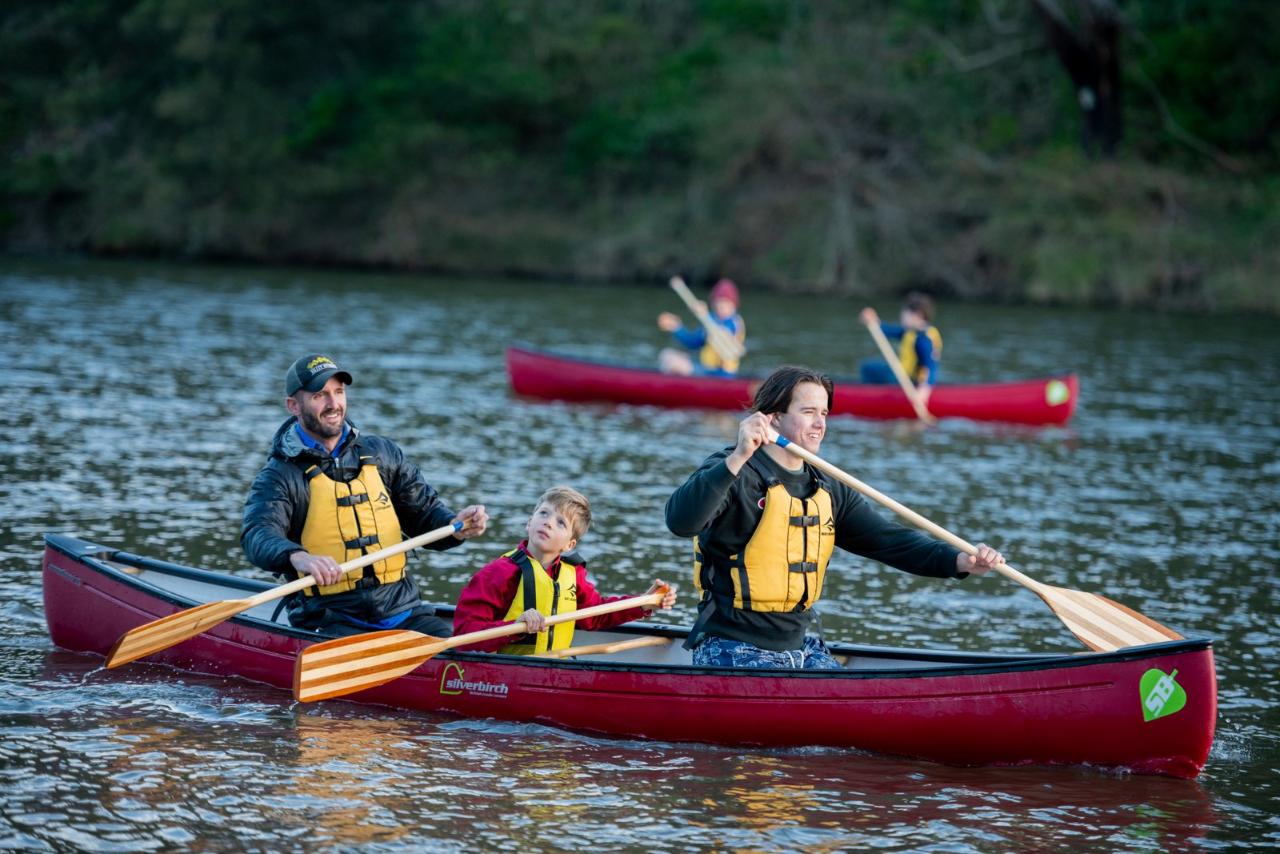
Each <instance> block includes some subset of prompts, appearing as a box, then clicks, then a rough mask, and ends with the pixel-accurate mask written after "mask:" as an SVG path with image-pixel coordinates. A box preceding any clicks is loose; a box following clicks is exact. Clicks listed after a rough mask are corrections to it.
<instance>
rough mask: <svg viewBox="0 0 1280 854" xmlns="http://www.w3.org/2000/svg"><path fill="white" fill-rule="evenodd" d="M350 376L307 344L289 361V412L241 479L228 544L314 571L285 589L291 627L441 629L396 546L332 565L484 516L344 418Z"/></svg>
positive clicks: (460, 535) (263, 560) (470, 524)
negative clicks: (239, 508) (239, 505)
mask: <svg viewBox="0 0 1280 854" xmlns="http://www.w3.org/2000/svg"><path fill="white" fill-rule="evenodd" d="M350 384H351V374H350V373H348V372H347V371H345V370H342V369H341V368H339V367H338V365H337V363H336V362H334V360H333V359H331V358H329V357H328V356H324V355H321V354H319V353H313V354H310V355H307V356H303V357H302V358H300V359H298V360H297V361H295V362H294V363H293V364H292V365H290V366H289V370H288V372H287V373H286V375H285V387H284V392H285V408H287V409H288V410H289V412H290V417H289V418H288V419H287V420H286V421H285V422H284V423H283V424H282V425H280V428H279V429H278V430H277V431H276V434H275V437H274V438H273V439H272V442H271V450H270V454H269V456H268V459H267V462H266V465H264V466H263V467H262V469H261V471H259V472H258V475H257V477H255V478H254V481H253V486H252V487H250V489H249V496H248V498H247V499H246V500H245V505H244V523H243V527H242V528H241V532H240V544H241V545H242V546H243V547H244V550H245V553H246V554H247V555H248V556H249V560H251V561H252V562H253V563H255V564H256V565H258V566H260V567H262V568H263V569H265V570H267V571H268V572H272V573H275V574H277V575H280V576H283V577H285V578H288V579H294V578H301V577H302V576H304V575H308V574H309V575H312V576H314V577H315V579H316V586H315V587H310V588H307V589H306V590H304V591H302V592H301V593H295V594H293V595H292V596H290V597H289V598H288V599H287V600H285V602H286V604H287V605H288V609H289V610H288V613H289V622H290V623H291V624H292V625H294V626H297V627H299V628H304V629H314V630H315V631H322V632H325V633H327V634H334V635H351V634H357V633H360V632H367V631H372V630H377V629H397V628H398V629H411V630H413V631H418V632H422V633H423V634H429V635H434V636H437V637H447V636H448V634H449V624H448V623H446V622H445V621H444V620H441V619H440V618H439V617H436V616H435V609H433V608H432V607H431V606H430V605H427V604H426V603H424V602H423V601H422V599H421V597H420V596H419V594H418V586H417V584H415V583H414V581H413V579H412V578H411V577H410V576H409V574H408V573H407V572H406V571H405V565H406V558H405V555H404V554H398V555H395V556H393V557H391V558H388V559H386V560H381V561H378V562H377V563H375V564H373V565H372V566H367V567H365V568H364V569H363V570H362V572H361V573H360V574H356V575H354V576H351V575H344V574H343V573H342V571H341V570H340V569H339V567H338V564H339V563H342V562H345V561H348V560H352V559H355V558H359V557H360V556H361V555H365V554H369V553H372V552H375V551H377V550H379V549H381V548H385V547H387V546H392V545H395V544H396V543H398V542H400V541H402V540H403V539H405V537H414V536H417V535H418V534H422V533H425V532H427V531H431V530H434V529H436V528H440V527H444V526H446V525H448V524H450V523H451V522H461V523H462V527H461V529H460V530H459V531H458V532H457V533H455V534H453V535H452V536H449V537H445V538H444V539H443V540H440V541H438V542H436V543H434V544H432V545H431V546H429V548H432V549H436V550H441V549H448V548H452V547H454V546H457V545H460V544H461V543H462V541H463V540H467V539H470V538H472V537H478V536H480V535H481V534H483V533H484V531H485V526H486V525H487V524H488V520H489V516H488V514H487V513H486V512H485V509H484V505H481V504H473V505H470V506H468V507H465V508H463V509H462V511H461V512H458V513H454V512H453V511H452V510H450V509H449V508H448V507H447V506H446V505H445V504H444V502H442V501H441V500H440V497H439V496H438V495H437V494H436V491H435V490H434V489H432V488H431V486H430V485H429V484H428V483H427V481H426V478H424V477H423V475H422V472H421V471H420V470H419V469H418V467H417V466H416V465H414V464H413V463H412V462H410V461H409V460H407V459H405V455H404V452H403V451H402V450H401V449H400V447H399V446H398V445H397V444H396V443H395V442H392V441H391V440H390V439H385V438H383V437H381V436H374V435H372V434H366V433H361V432H360V431H359V430H357V429H356V426H355V425H354V424H352V423H351V422H350V421H348V420H347V386H348V385H350Z"/></svg>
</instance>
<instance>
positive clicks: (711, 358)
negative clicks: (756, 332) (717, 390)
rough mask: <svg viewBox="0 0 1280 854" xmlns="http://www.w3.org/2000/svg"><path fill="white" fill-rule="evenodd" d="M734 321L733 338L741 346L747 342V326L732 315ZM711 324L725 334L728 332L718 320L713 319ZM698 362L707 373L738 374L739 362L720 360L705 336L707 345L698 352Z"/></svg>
mask: <svg viewBox="0 0 1280 854" xmlns="http://www.w3.org/2000/svg"><path fill="white" fill-rule="evenodd" d="M734 320H735V321H737V322H736V323H735V324H734V325H735V326H736V327H737V331H736V332H734V333H733V337H734V339H735V340H737V342H738V343H739V344H741V343H743V342H744V341H746V340H747V325H746V323H744V322H743V320H742V318H741V317H739V316H738V315H734ZM712 323H717V324H719V325H720V328H721V329H723V330H724V331H725V332H728V331H729V328H728V327H727V326H725V325H724V324H723V323H720V321H719V320H715V319H713V320H712ZM698 361H699V362H700V363H701V364H702V367H704V368H706V369H707V370H709V371H724V372H725V373H727V374H735V373H737V372H738V364H739V360H738V359H722V358H720V354H719V353H717V352H716V348H715V347H712V346H711V336H710V335H708V336H707V343H705V344H703V345H702V349H701V350H699V351H698Z"/></svg>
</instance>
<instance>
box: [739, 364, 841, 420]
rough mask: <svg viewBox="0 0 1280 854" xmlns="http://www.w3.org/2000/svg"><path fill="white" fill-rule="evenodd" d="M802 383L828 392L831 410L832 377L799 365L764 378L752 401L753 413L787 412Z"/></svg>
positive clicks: (787, 367) (786, 366) (787, 366)
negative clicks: (820, 387)
mask: <svg viewBox="0 0 1280 854" xmlns="http://www.w3.org/2000/svg"><path fill="white" fill-rule="evenodd" d="M800 383H816V384H818V385H820V386H822V387H823V388H825V389H826V390H827V409H830V408H831V402H832V401H831V398H832V394H833V389H834V386H832V384H831V377H829V376H827V375H826V374H820V373H818V372H817V371H815V370H813V369H812V368H805V367H801V366H799V365H783V366H782V367H781V368H778V369H777V370H776V371H774V372H773V373H771V374H769V376H767V377H765V378H764V382H762V383H760V387H759V388H758V389H756V396H755V399H754V400H752V401H751V411H752V412H763V413H764V414H765V415H772V414H773V413H775V412H786V411H787V408H788V407H790V406H791V395H792V393H793V392H794V391H795V390H796V386H798V385H800Z"/></svg>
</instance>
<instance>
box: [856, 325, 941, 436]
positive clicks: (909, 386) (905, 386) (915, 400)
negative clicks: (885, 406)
mask: <svg viewBox="0 0 1280 854" xmlns="http://www.w3.org/2000/svg"><path fill="white" fill-rule="evenodd" d="M866 326H867V331H868V332H870V333H871V337H872V338H874V339H875V342H876V346H877V347H879V348H880V352H881V353H882V354H884V360H885V361H886V362H888V363H889V370H891V371H893V375H894V376H895V377H897V378H898V385H900V386H902V393H903V394H905V395H906V396H907V400H908V401H910V403H911V408H912V409H914V410H915V411H916V417H917V418H919V419H920V420H921V421H923V422H924V423H925V424H929V425H934V424H937V423H938V419H937V418H934V417H933V413H932V412H930V411H929V410H928V408H926V407H925V405H924V401H923V400H921V399H920V391H919V390H918V389H917V388H916V387H915V385H914V384H913V383H912V382H911V379H910V378H909V377H908V376H907V371H906V369H905V368H903V367H902V360H901V359H899V358H898V354H897V353H895V352H893V346H892V345H891V344H889V339H888V338H885V337H884V330H882V329H881V328H880V322H879V321H874V322H871V323H867V324H866Z"/></svg>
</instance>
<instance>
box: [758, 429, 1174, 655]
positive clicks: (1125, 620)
mask: <svg viewBox="0 0 1280 854" xmlns="http://www.w3.org/2000/svg"><path fill="white" fill-rule="evenodd" d="M770 438H771V439H772V440H773V441H775V442H776V443H777V444H778V446H779V447H782V448H785V449H786V450H787V451H789V452H791V453H792V454H794V455H795V456H797V457H799V458H800V459H802V460H804V461H805V462H807V463H809V464H810V465H812V466H813V467H815V468H818V469H821V470H822V471H825V472H826V473H827V474H829V475H831V476H832V477H834V478H836V479H837V480H839V481H841V482H843V483H845V484H847V485H848V486H850V487H852V488H853V489H856V490H857V491H858V492H861V493H862V494H863V495H865V496H867V497H868V498H871V499H873V500H875V501H877V502H879V503H880V504H883V505H884V506H885V507H888V508H889V509H890V510H892V511H893V512H895V513H897V514H898V515H899V516H901V517H902V518H904V519H906V520H908V521H910V522H912V523H914V524H915V525H918V526H919V527H921V528H923V529H924V530H926V531H928V532H929V533H930V534H933V535H934V536H935V537H937V538H939V539H941V540H944V541H946V542H948V543H950V544H951V545H953V546H955V547H956V548H958V549H960V551H962V552H964V553H965V554H970V555H972V554H977V551H978V549H977V548H976V547H975V546H974V545H973V544H972V543H969V542H966V541H965V540H963V539H961V538H960V537H957V536H956V535H955V534H953V533H951V532H950V531H948V530H947V529H946V528H943V527H942V526H941V525H938V524H935V523H934V522H931V521H929V520H928V519H926V518H924V517H923V516H921V515H920V514H919V513H917V512H915V511H914V510H911V509H910V508H908V507H905V506H903V505H902V504H899V503H898V502H897V501H894V500H893V499H892V498H890V497H889V496H887V495H885V494H884V493H882V492H880V491H878V490H876V489H874V488H872V487H870V486H868V485H867V484H865V483H863V482H862V481H860V480H858V479H857V478H856V477H854V476H853V475H851V474H849V473H847V472H844V471H841V470H840V469H838V468H836V467H835V466H833V465H832V464H831V463H829V462H827V461H826V460H824V459H822V458H821V457H819V456H818V455H817V454H814V453H811V452H809V451H806V450H805V449H804V448H802V447H800V446H799V445H797V444H795V443H794V442H791V441H788V440H787V438H786V437H785V436H776V437H775V436H771V437H770ZM995 570H996V572H999V573H1000V574H1001V575H1003V576H1005V577H1006V578H1009V579H1012V580H1013V581H1016V582H1018V583H1019V584H1021V585H1022V586H1024V587H1026V588H1028V589H1030V590H1031V591H1032V592H1033V593H1035V594H1036V595H1037V596H1039V597H1040V598H1041V599H1043V600H1044V602H1045V604H1047V605H1048V606H1049V608H1050V610H1052V611H1053V613H1054V614H1056V615H1057V616H1058V618H1059V619H1060V620H1062V622H1063V623H1065V624H1066V626H1067V628H1068V629H1069V630H1070V631H1071V633H1072V634H1073V635H1075V636H1076V637H1077V638H1079V639H1080V640H1081V641H1082V642H1083V643H1084V645H1085V646H1087V647H1089V648H1090V649H1092V650H1096V651H1098V652H1111V651H1112V650H1116V649H1124V648H1125V647H1131V646H1142V645H1144V644H1149V643H1161V642H1163V641H1167V640H1180V639H1181V638H1182V635H1180V634H1178V633H1177V632H1175V631H1174V630H1173V629H1170V628H1168V627H1167V626H1162V625H1160V624H1159V623H1157V622H1156V621H1155V620H1152V619H1151V618H1150V617H1145V616H1143V615H1142V614H1139V613H1138V612H1137V611H1134V610H1133V609H1131V608H1128V607H1126V606H1124V605H1121V604H1120V603H1119V602H1115V601H1113V600H1111V599H1108V598H1107V597H1105V596H1099V595H1097V594H1095V593H1084V592H1082V591H1079V590H1068V589H1066V588H1064V587H1052V586H1050V585H1048V584H1041V583H1040V582H1039V581H1036V580H1035V579H1033V578H1029V577H1028V576H1026V575H1024V574H1022V573H1021V572H1019V571H1018V570H1016V569H1014V568H1013V567H1011V566H1009V565H1008V564H1007V563H1002V564H1000V565H998V566H996V567H995Z"/></svg>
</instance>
